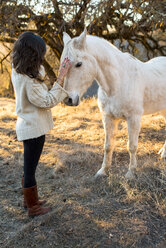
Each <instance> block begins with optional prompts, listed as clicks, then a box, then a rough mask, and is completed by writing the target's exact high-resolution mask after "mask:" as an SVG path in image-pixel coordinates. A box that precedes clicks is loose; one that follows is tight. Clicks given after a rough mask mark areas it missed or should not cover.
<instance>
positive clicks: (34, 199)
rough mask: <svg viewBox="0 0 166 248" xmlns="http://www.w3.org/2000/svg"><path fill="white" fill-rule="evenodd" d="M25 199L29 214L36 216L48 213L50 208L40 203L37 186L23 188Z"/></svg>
mask: <svg viewBox="0 0 166 248" xmlns="http://www.w3.org/2000/svg"><path fill="white" fill-rule="evenodd" d="M23 193H24V197H25V201H26V203H27V207H28V216H30V217H34V216H37V215H41V214H46V213H48V212H49V211H50V208H43V207H41V206H40V205H39V204H38V194H37V186H36V185H35V186H33V187H30V188H24V189H23Z"/></svg>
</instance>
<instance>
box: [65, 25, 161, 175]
mask: <svg viewBox="0 0 166 248" xmlns="http://www.w3.org/2000/svg"><path fill="white" fill-rule="evenodd" d="M63 42H64V50H63V53H62V57H61V60H63V59H64V58H65V57H69V58H70V60H71V68H70V69H69V71H68V74H67V76H66V79H65V81H64V88H65V89H66V90H67V91H68V93H69V98H68V99H67V100H66V102H65V103H66V104H68V105H71V106H76V105H78V104H79V103H80V99H81V97H82V95H83V94H84V92H85V91H86V90H87V89H88V87H89V86H90V85H91V84H92V82H93V81H94V79H95V80H96V81H97V82H98V84H99V90H98V103H99V108H100V110H101V112H102V115H103V123H104V130H105V147H104V148H105V149H104V159H103V163H102V166H101V169H100V170H99V171H98V172H97V174H96V176H102V175H106V174H107V172H108V170H109V169H110V166H111V162H112V153H113V150H114V144H115V134H116V130H117V125H118V122H119V120H120V119H124V120H126V121H127V124H128V137H129V142H128V149H129V154H130V163H129V170H128V172H127V174H126V177H127V178H132V177H134V171H135V168H136V166H137V161H136V151H137V144H138V135H139V132H140V122H141V116H142V115H146V114H152V113H155V112H159V111H160V113H161V114H162V115H163V116H164V117H165V118H166V57H157V58H154V59H151V60H149V61H148V62H146V63H144V62H141V61H139V60H138V59H136V58H135V57H133V56H132V55H130V54H128V53H123V52H121V51H120V50H118V49H117V48H116V47H115V46H113V45H112V44H110V43H109V42H107V41H106V40H104V39H102V38H99V37H96V36H91V35H87V34H86V29H85V30H84V32H83V33H82V34H81V35H80V36H79V37H75V38H73V39H71V38H70V36H69V35H68V34H67V33H64V35H63ZM160 152H161V157H162V158H165V157H166V142H165V144H164V146H163V148H162V149H161V151H160Z"/></svg>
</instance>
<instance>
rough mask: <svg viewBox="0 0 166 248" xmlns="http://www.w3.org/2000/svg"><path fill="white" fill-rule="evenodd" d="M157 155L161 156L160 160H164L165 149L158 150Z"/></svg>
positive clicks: (165, 155) (165, 156)
mask: <svg viewBox="0 0 166 248" xmlns="http://www.w3.org/2000/svg"><path fill="white" fill-rule="evenodd" d="M158 154H161V158H162V159H165V158H166V149H165V146H164V147H162V148H161V149H160V151H159V152H158Z"/></svg>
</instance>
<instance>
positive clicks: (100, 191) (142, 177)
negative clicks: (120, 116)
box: [0, 98, 166, 248]
mask: <svg viewBox="0 0 166 248" xmlns="http://www.w3.org/2000/svg"><path fill="white" fill-rule="evenodd" d="M52 112H53V117H54V122H55V128H54V129H53V130H52V131H51V132H50V133H49V134H48V135H47V138H46V143H45V147H44V151H43V154H42V157H41V160H40V163H39V166H38V169H37V175H36V177H37V182H38V189H39V195H40V197H41V198H43V199H46V200H47V205H49V206H51V208H52V211H51V212H50V213H48V214H46V215H43V216H39V217H35V218H33V219H31V218H28V217H27V212H26V210H24V209H23V207H22V190H21V177H22V167H23V157H22V152H23V149H22V143H21V142H18V141H17V139H16V133H15V124H16V114H15V101H14V100H11V99H7V98H0V137H1V138H0V227H1V228H0V247H2V248H16V247H17V248H29V247H37V248H41V247H42V248H51V247H54V248H56V247H57V248H72V247H73V248H77V247H80V248H107V247H108V248H164V247H166V162H165V161H163V160H161V159H160V156H159V155H158V151H159V150H160V148H161V147H162V146H163V144H164V139H165V137H166V133H165V124H164V119H163V118H162V117H161V116H160V115H151V116H146V117H143V118H142V129H141V133H140V136H139V146H138V169H137V172H136V178H135V180H132V181H127V180H126V179H125V177H124V175H125V173H126V172H127V167H128V162H129V155H128V152H127V126H126V123H125V122H122V123H121V124H120V126H119V132H118V135H117V144H116V149H115V153H114V155H113V164H112V167H111V170H110V172H109V175H108V177H105V178H101V179H98V180H95V179H94V175H95V173H96V172H97V170H98V169H99V168H100V166H101V163H102V159H103V144H104V130H103V125H102V120H101V114H100V112H99V109H98V107H97V101H96V99H95V98H92V99H90V100H88V99H87V100H84V101H83V102H82V103H81V105H80V106H78V107H73V108H72V107H67V106H64V105H63V104H59V105H58V106H56V107H55V108H53V111H52Z"/></svg>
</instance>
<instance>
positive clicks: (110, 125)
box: [95, 115, 118, 177]
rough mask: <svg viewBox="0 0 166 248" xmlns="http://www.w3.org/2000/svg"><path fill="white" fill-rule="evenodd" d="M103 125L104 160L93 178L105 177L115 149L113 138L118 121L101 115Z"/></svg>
mask: <svg viewBox="0 0 166 248" xmlns="http://www.w3.org/2000/svg"><path fill="white" fill-rule="evenodd" d="M103 124H104V131H105V144H104V159H103V163H102V166H101V168H100V170H99V171H98V172H97V173H96V175H95V177H98V176H105V175H106V174H107V172H108V170H109V169H110V166H111V162H112V154H113V151H114V147H115V136H116V131H117V126H118V120H115V119H113V118H111V117H110V116H109V115H103Z"/></svg>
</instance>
